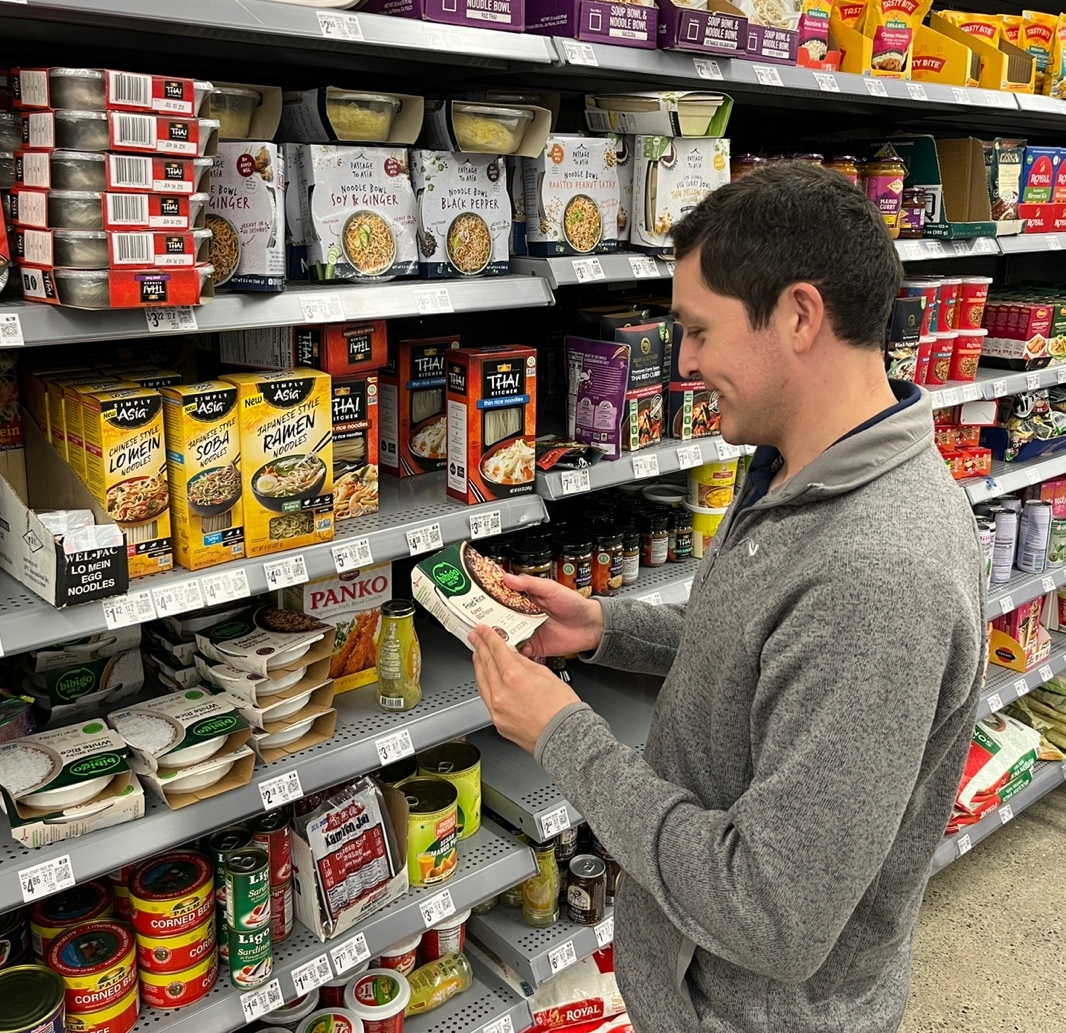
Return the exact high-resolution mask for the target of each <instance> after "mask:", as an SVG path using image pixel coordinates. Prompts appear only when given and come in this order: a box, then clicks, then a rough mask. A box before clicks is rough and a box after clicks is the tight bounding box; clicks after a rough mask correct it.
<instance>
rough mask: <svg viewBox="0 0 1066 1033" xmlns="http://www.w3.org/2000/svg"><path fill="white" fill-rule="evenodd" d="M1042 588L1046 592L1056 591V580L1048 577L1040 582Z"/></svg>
mask: <svg viewBox="0 0 1066 1033" xmlns="http://www.w3.org/2000/svg"><path fill="white" fill-rule="evenodd" d="M1040 585H1041V587H1042V588H1043V589H1044V591H1045V592H1054V591H1055V579H1054V578H1053V577H1046V578H1044V579H1043V580H1042V581H1041V582H1040Z"/></svg>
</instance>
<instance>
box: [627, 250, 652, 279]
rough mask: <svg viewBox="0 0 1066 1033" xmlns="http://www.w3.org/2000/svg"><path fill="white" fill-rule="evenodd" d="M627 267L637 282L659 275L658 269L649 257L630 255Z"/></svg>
mask: <svg viewBox="0 0 1066 1033" xmlns="http://www.w3.org/2000/svg"><path fill="white" fill-rule="evenodd" d="M629 267H630V268H631V269H632V270H633V275H634V276H635V277H636V278H637V279H638V280H647V279H649V278H653V277H657V276H658V275H659V267H658V266H657V265H656V264H655V259H654V258H652V257H650V256H649V255H630V256H629Z"/></svg>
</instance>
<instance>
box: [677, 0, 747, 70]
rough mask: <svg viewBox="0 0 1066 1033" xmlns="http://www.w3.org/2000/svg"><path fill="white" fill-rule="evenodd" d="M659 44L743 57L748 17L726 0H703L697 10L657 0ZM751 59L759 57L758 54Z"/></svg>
mask: <svg viewBox="0 0 1066 1033" xmlns="http://www.w3.org/2000/svg"><path fill="white" fill-rule="evenodd" d="M659 47H660V49H662V50H687V51H695V52H696V53H703V54H724V55H725V56H726V57H744V56H746V55H747V53H748V19H747V18H746V17H745V16H744V13H743V11H741V10H740V8H739V7H734V6H733V5H732V4H731V3H727V2H726V0H707V7H706V9H705V10H700V11H697V10H695V9H694V8H692V7H684V6H682V5H681V4H676V3H674V2H673V0H659ZM755 59H757V60H762V58H761V57H759V56H758V55H756V57H755ZM767 60H768V59H767Z"/></svg>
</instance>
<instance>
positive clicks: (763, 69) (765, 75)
mask: <svg viewBox="0 0 1066 1033" xmlns="http://www.w3.org/2000/svg"><path fill="white" fill-rule="evenodd" d="M751 68H752V71H753V72H754V73H755V78H756V80H757V81H758V83H759V85H760V86H784V85H785V84H784V83H783V82H782V81H781V73H780V72H779V71H778V70H777V69H776V68H774V66H773V65H752V66H751Z"/></svg>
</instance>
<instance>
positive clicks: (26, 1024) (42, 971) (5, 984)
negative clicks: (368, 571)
mask: <svg viewBox="0 0 1066 1033" xmlns="http://www.w3.org/2000/svg"><path fill="white" fill-rule="evenodd" d="M65 1011H66V1009H65V1007H64V1004H63V980H62V979H60V978H59V976H57V975H56V974H55V973H54V972H53V971H51V969H47V968H44V967H43V966H41V965H16V966H15V967H13V968H5V969H0V1030H3V1033H64V1029H63V1015H64V1013H65Z"/></svg>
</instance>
